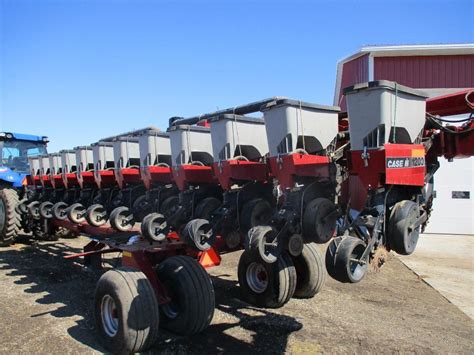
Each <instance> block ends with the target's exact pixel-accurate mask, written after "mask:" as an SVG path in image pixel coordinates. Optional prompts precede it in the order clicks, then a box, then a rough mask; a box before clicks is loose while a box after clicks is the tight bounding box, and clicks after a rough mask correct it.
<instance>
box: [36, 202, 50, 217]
mask: <svg viewBox="0 0 474 355" xmlns="http://www.w3.org/2000/svg"><path fill="white" fill-rule="evenodd" d="M53 205H54V204H53V203H52V202H50V201H44V202H42V203H41V204H40V206H39V213H40V216H41V217H42V218H45V219H50V218H53V213H52V211H51V210H52V208H53Z"/></svg>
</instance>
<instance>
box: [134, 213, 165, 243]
mask: <svg viewBox="0 0 474 355" xmlns="http://www.w3.org/2000/svg"><path fill="white" fill-rule="evenodd" d="M140 230H141V233H142V235H143V236H144V237H145V238H147V239H148V240H150V241H152V242H162V241H164V240H166V237H167V235H168V231H169V228H168V225H167V223H166V219H165V216H163V215H162V214H160V213H150V214H149V215H147V216H146V217H145V218H143V221H142V223H141V226H140Z"/></svg>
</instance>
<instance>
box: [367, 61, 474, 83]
mask: <svg viewBox="0 0 474 355" xmlns="http://www.w3.org/2000/svg"><path fill="white" fill-rule="evenodd" d="M374 79H375V80H392V81H396V82H397V83H399V84H402V85H406V86H409V87H412V88H426V89H432V88H470V87H474V55H438V56H410V57H375V58H374Z"/></svg>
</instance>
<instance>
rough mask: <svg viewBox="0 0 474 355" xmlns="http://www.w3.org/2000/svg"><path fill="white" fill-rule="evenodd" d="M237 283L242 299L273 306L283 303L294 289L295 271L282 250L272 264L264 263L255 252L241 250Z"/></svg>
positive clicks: (262, 305)
mask: <svg viewBox="0 0 474 355" xmlns="http://www.w3.org/2000/svg"><path fill="white" fill-rule="evenodd" d="M238 278H239V284H240V288H241V292H242V296H243V297H244V299H245V300H246V301H247V302H249V303H251V304H253V305H256V306H259V307H270V308H277V307H281V306H283V305H284V304H285V303H287V302H288V301H289V300H290V298H291V297H292V296H293V294H294V292H295V288H296V282H297V279H296V270H295V267H294V265H293V261H292V260H291V257H290V256H289V255H288V254H287V253H286V252H283V253H282V254H281V255H280V256H279V257H278V260H277V262H276V263H273V264H268V263H266V262H264V261H263V260H262V259H261V258H260V256H259V255H258V254H256V253H253V252H249V251H247V250H245V251H244V252H243V253H242V255H241V256H240V260H239V266H238Z"/></svg>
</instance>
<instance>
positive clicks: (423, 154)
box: [411, 149, 425, 157]
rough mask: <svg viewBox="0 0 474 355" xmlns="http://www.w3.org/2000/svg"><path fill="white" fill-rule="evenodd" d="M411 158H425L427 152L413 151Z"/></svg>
mask: <svg viewBox="0 0 474 355" xmlns="http://www.w3.org/2000/svg"><path fill="white" fill-rule="evenodd" d="M411 156H412V157H424V156H425V150H424V149H412V151H411Z"/></svg>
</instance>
